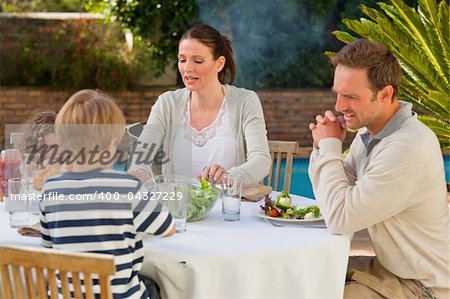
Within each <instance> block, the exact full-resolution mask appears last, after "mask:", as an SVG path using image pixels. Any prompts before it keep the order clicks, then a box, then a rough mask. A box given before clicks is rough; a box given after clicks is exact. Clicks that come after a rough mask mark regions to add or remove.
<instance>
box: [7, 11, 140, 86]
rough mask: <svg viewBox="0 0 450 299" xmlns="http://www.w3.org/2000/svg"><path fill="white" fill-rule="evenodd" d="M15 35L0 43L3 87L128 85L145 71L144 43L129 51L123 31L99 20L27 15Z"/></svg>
mask: <svg viewBox="0 0 450 299" xmlns="http://www.w3.org/2000/svg"><path fill="white" fill-rule="evenodd" d="M27 22H28V23H26V24H27V26H25V27H23V29H22V30H21V32H20V35H19V36H18V38H17V39H12V40H10V39H4V40H3V41H2V42H1V43H0V47H1V48H0V62H1V68H0V84H1V85H2V86H48V87H51V88H55V89H79V88H101V89H106V90H117V89H124V88H128V87H131V85H132V82H134V81H135V79H136V78H138V77H139V76H140V74H141V73H142V72H144V71H145V70H146V68H145V66H143V65H142V64H141V63H140V61H141V58H142V55H143V53H145V51H146V48H145V47H143V46H140V47H139V44H137V49H136V48H135V51H133V52H132V53H130V52H129V51H128V49H127V48H126V47H125V43H124V38H123V35H122V33H121V30H119V29H118V28H114V27H112V26H109V27H106V26H104V24H103V21H102V20H86V19H80V20H72V21H70V20H66V21H64V22H63V21H46V20H32V19H29V20H27Z"/></svg>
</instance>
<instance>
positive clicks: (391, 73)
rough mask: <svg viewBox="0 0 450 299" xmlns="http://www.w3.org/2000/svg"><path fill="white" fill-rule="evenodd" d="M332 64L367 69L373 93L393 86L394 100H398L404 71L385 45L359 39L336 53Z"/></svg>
mask: <svg viewBox="0 0 450 299" xmlns="http://www.w3.org/2000/svg"><path fill="white" fill-rule="evenodd" d="M331 63H332V64H333V66H334V67H335V68H336V66H338V65H343V66H346V67H350V68H355V69H366V70H367V77H368V79H369V83H370V85H371V89H372V90H373V92H375V93H376V92H378V91H379V90H381V89H383V88H384V87H385V86H387V85H391V86H392V87H393V88H394V93H393V96H392V98H393V99H394V98H396V95H397V93H398V88H399V86H400V83H401V82H402V71H401V67H400V64H399V63H398V61H397V59H396V58H395V57H394V55H393V54H392V52H391V51H390V50H389V48H388V47H386V46H385V45H383V44H380V43H377V42H375V41H372V40H368V39H358V40H356V41H354V42H352V43H350V44H348V45H346V46H344V47H343V48H342V49H341V50H340V51H339V52H338V53H336V54H335V55H334V56H333V57H332V58H331Z"/></svg>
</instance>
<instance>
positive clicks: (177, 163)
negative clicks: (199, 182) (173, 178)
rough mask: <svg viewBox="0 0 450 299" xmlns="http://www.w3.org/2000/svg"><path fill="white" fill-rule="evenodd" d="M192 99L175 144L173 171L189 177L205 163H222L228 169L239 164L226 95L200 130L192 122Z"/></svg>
mask: <svg viewBox="0 0 450 299" xmlns="http://www.w3.org/2000/svg"><path fill="white" fill-rule="evenodd" d="M190 114H191V113H190V101H188V103H187V105H186V108H185V110H184V116H183V125H182V126H181V127H180V128H179V129H178V130H177V132H176V134H175V140H174V143H173V148H172V162H173V163H172V164H173V172H174V173H176V174H182V175H186V176H190V177H196V176H197V175H199V174H200V173H201V172H202V171H203V168H204V167H205V166H208V165H212V164H219V165H220V166H222V167H224V168H225V169H230V168H232V167H235V166H237V151H238V149H237V137H236V133H235V132H234V130H233V126H232V123H231V120H230V117H229V114H228V110H227V100H226V98H224V99H223V102H222V106H221V107H220V110H219V113H218V114H217V117H216V119H215V120H214V122H213V123H212V124H210V125H209V126H207V127H206V128H204V129H203V130H201V131H197V130H196V129H195V128H193V127H191V126H190V124H189V123H190Z"/></svg>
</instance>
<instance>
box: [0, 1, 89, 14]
mask: <svg viewBox="0 0 450 299" xmlns="http://www.w3.org/2000/svg"><path fill="white" fill-rule="evenodd" d="M82 10H83V7H82V1H80V0H2V3H1V4H0V11H1V12H37V11H42V12H44V11H45V12H50V11H51V12H69V11H82Z"/></svg>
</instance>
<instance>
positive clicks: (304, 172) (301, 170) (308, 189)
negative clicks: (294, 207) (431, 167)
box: [274, 156, 450, 198]
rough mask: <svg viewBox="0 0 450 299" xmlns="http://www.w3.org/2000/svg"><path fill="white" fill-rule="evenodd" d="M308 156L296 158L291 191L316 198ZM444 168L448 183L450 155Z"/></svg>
mask: <svg viewBox="0 0 450 299" xmlns="http://www.w3.org/2000/svg"><path fill="white" fill-rule="evenodd" d="M285 164H286V161H285V160H283V164H281V174H280V176H281V178H282V179H281V183H280V184H279V189H280V190H277V191H281V189H282V186H283V183H284V168H285ZM308 164H309V159H308V158H297V159H294V163H293V165H292V179H291V193H293V194H298V195H302V196H306V197H309V198H315V197H314V193H313V191H312V186H311V181H310V179H309V176H308ZM274 167H276V166H274ZM444 168H445V179H446V181H447V183H449V182H450V156H444Z"/></svg>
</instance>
